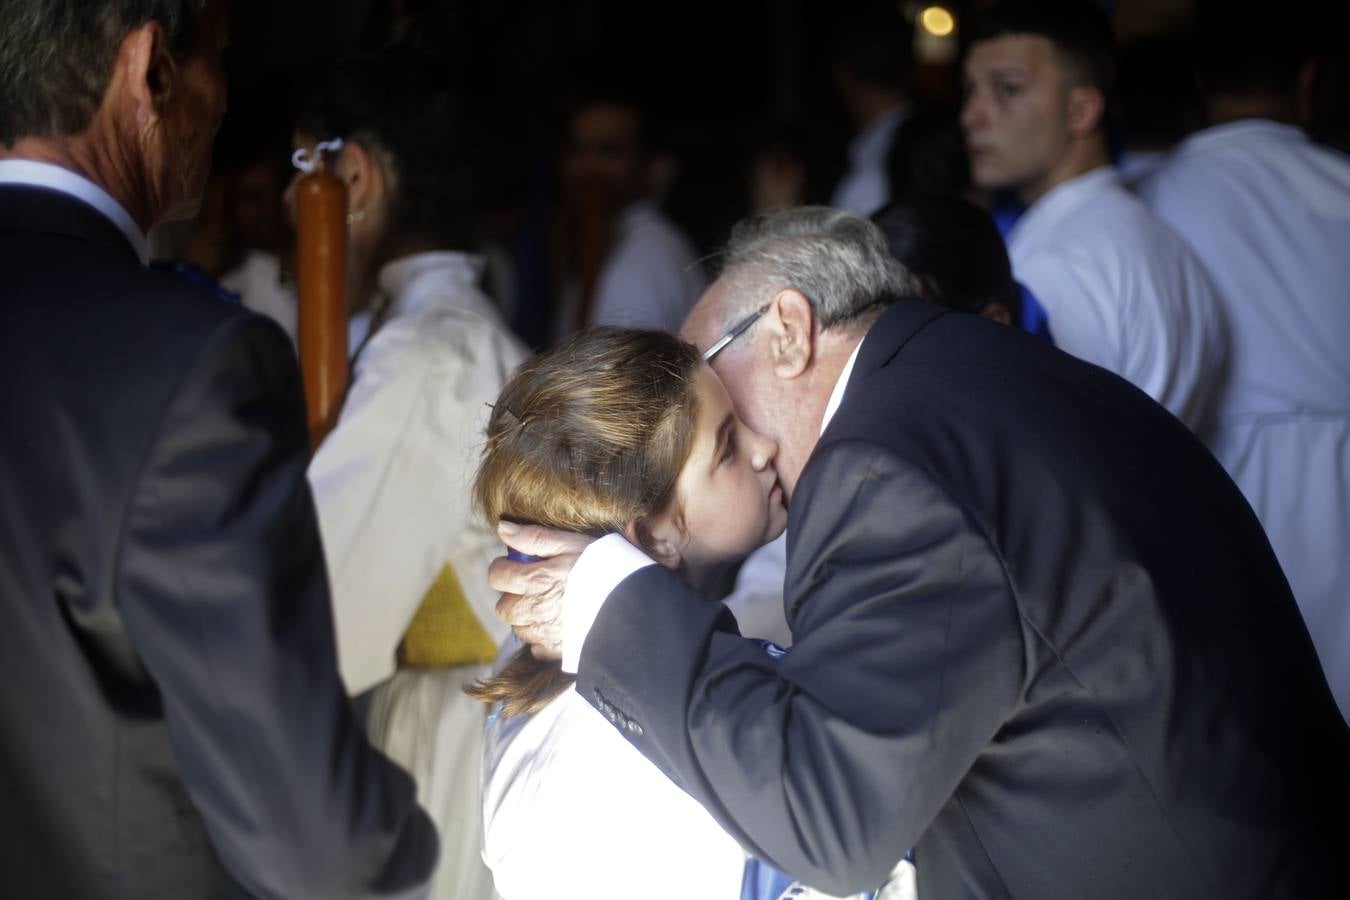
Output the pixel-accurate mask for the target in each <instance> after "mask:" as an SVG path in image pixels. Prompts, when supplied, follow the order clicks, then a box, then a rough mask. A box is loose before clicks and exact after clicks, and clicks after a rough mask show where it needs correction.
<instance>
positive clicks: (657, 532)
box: [623, 516, 684, 569]
mask: <svg viewBox="0 0 1350 900" xmlns="http://www.w3.org/2000/svg"><path fill="white" fill-rule="evenodd" d="M623 536H624V537H625V538H627V539H628V543H630V544H632V545H634V546H636V547H641V548H642V549H643V550H644V551H646V553H647V555H648V556H650V557H651V558H652V559H654V560H656V561H657V562H658V563H660V564H661V565H663V566H665V567H666V568H667V569H678V568H679V567H680V563H682V562H683V561H684V557H683V556H682V555H681V554H680V546H681V544H682V543H683V542H682V540H681V538H682V535H681V533H680V531H679V529H678V528H676V527H675V524H674V523H673V522H671V521H669V519H668V517H666V516H659V517H654V518H652V519H648V520H643V519H634V520H633V521H631V522H629V523H628V527H626V528H625V529H624V530H623Z"/></svg>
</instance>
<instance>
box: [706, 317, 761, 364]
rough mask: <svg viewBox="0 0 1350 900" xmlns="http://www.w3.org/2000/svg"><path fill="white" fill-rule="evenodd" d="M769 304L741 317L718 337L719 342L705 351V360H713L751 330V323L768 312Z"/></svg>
mask: <svg viewBox="0 0 1350 900" xmlns="http://www.w3.org/2000/svg"><path fill="white" fill-rule="evenodd" d="M769 306H770V304H768V303H766V304H764V305H763V306H761V307H760V308H759V309H757V310H755V311H754V312H752V313H751V314H750V315H748V316H746V317H745V318H744V319H741V320H740V321H739V322H737V323H736V324H735V325H733V326H732V327H731V330H730V331H728V332H727V333H726V334H724V335H722V336H721V337H720V338H718V339H717V343H715V344H713V345H712V346H711V347H709V348H708V349H707V350H704V351H703V361H704V362H712V358H713V357H714V356H716V355H717V354H719V353H721V352H722V351H723V350H725V349H726V348H727V344H730V343H731V342H732V341H734V340H736V338H738V337H740V336H741V335H743V334H745V332H746V331H748V330H749V328H750V326H751V325H753V324H755V321H756V320H757V319H758V318H759V317H760V316H762V315H764V313H766V312H768V310H769Z"/></svg>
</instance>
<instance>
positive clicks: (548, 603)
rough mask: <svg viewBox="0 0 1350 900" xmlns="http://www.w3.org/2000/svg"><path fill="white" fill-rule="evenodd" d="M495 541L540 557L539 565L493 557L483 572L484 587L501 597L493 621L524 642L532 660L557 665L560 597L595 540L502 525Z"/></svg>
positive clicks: (559, 634) (559, 645)
mask: <svg viewBox="0 0 1350 900" xmlns="http://www.w3.org/2000/svg"><path fill="white" fill-rule="evenodd" d="M497 536H498V537H500V538H501V539H502V543H504V544H506V545H507V546H508V547H511V548H513V549H515V550H519V551H520V552H521V553H528V554H529V555H531V556H542V557H544V559H542V560H540V561H539V562H530V563H526V562H517V561H516V560H514V559H507V558H506V557H505V556H499V557H497V558H496V559H494V560H493V561H492V565H490V566H489V567H488V583H489V584H490V585H492V589H493V590H495V591H501V592H502V598H501V599H500V600H498V601H497V618H499V619H501V620H502V621H503V622H505V623H506V624H507V625H510V626H511V630H512V631H514V632H515V633H516V637H518V638H520V639H521V640H522V641H524V642H525V643H526V644H527V645H528V646H529V648H530V652H531V653H533V654H534V656H535V658H536V659H561V658H562V644H563V591H564V590H565V589H566V587H567V576H568V575H570V574H571V572H572V567H573V566H575V565H576V564H577V557H579V556H581V551H583V550H585V549H586V548H587V547H588V546H589V545H590V544H591V542H592V541H594V540H595V538H592V537H587V536H586V535H583V534H573V533H572V532H570V531H554V530H553V529H551V528H543V527H541V526H538V525H515V524H513V523H511V522H503V523H501V525H499V526H498V527H497Z"/></svg>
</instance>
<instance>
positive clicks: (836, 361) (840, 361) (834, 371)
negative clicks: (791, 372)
mask: <svg viewBox="0 0 1350 900" xmlns="http://www.w3.org/2000/svg"><path fill="white" fill-rule="evenodd" d="M866 334H867V329H866V328H857V329H853V328H850V329H847V330H845V331H836V330H833V329H832V330H829V331H822V332H821V333H820V338H819V340H817V342H816V348H817V356H816V364H815V365H814V366H812V371H811V375H810V377H811V384H810V387H809V389H808V390H807V391H806V392H805V396H806V397H808V398H809V402H810V404H811V409H810V411H809V413H808V415H807V416H806V417H805V418H804V420H803V421H805V422H811V423H814V431H815V433H816V434H819V433H820V431H821V429H822V428H823V427H824V419H825V411H826V410H827V409H828V407H829V405H830V398H831V397H832V396H833V395H834V392H835V389H836V388H837V387H838V386H839V378H840V376H841V375H843V373H844V368H845V367H846V366H847V365H848V361H849V359H851V358H852V356H853V351H854V350H856V349H857V348H858V345H859V344H860V343H862V339H863V337H864V336H865V335H866Z"/></svg>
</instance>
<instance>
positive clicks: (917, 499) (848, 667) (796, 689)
mask: <svg viewBox="0 0 1350 900" xmlns="http://www.w3.org/2000/svg"><path fill="white" fill-rule="evenodd" d="M796 493H797V495H796V496H795V497H794V498H793V506H794V508H796V509H797V510H804V511H805V514H804V515H794V518H793V524H792V527H791V529H790V537H789V548H788V560H789V567H788V578H787V592H786V596H787V603H788V612H789V622H790V624H791V626H792V630H793V634H794V638H795V643H794V645H793V648H792V650H791V652H790V653H789V654H788V655H787V656H786V657H785V658H783V659H782V660H774V659H772V658H771V657H769V656H768V655H767V654H766V653H764V651H763V650H761V649H760V647H759V646H758V644H757V643H755V642H753V641H747V640H744V639H742V638H740V637H739V636H737V635H735V634H733V633H730V632H729V631H728V630H724V628H725V620H721V619H719V610H718V609H716V608H712V607H710V606H708V605H706V604H700V603H699V601H698V600H697V597H696V595H695V594H694V592H693V591H692V590H691V589H689V588H688V587H687V586H684V585H683V583H682V582H681V581H680V580H679V579H678V578H677V577H675V576H674V575H672V574H671V573H669V572H667V571H665V570H662V569H659V568H656V567H650V568H647V569H643V570H640V571H638V572H637V573H635V574H634V575H632V576H630V577H629V578H628V579H627V580H625V581H624V582H623V583H622V584H621V585H620V586H619V587H618V588H617V589H616V590H615V591H614V592H613V593H612V594H611V595H610V597H609V599H608V601H607V602H606V604H605V606H604V607H603V608H602V610H601V612H600V614H599V617H598V618H597V620H596V623H595V626H594V628H593V629H592V631H591V632H590V634H589V636H588V638H587V641H586V644H585V646H584V648H583V652H582V656H581V666H580V673H579V675H580V678H579V682H578V689H579V690H580V692H581V693H582V695H583V696H585V697H586V698H587V699H588V700H590V701H591V702H592V703H594V704H596V705H597V706H599V707H600V709H601V711H602V712H606V707H608V708H609V709H610V710H611V711H612V712H613V715H612V716H611V717H610V719H611V721H617V723H618V724H619V725H620V726H621V727H622V728H623V731H624V733H625V736H626V737H627V738H628V739H629V741H630V742H632V743H633V744H634V746H636V747H637V748H638V749H639V750H640V751H642V752H643V753H644V754H645V755H646V756H647V757H648V759H650V760H652V761H653V762H655V763H656V764H657V765H658V766H659V767H661V768H662V769H663V770H664V771H665V772H666V774H667V775H669V776H670V777H671V778H673V779H674V780H675V781H676V782H677V783H679V784H680V785H681V786H682V787H684V789H685V790H687V791H688V792H690V793H691V794H692V795H693V796H694V797H695V799H697V800H698V801H699V802H701V803H702V804H703V805H704V806H705V807H707V808H708V810H709V811H710V812H711V813H712V814H713V815H714V816H715V817H716V818H717V819H718V820H719V821H720V822H721V823H722V825H723V827H725V828H726V829H727V830H728V831H729V832H730V833H731V834H732V835H733V836H735V837H736V838H737V839H738V840H739V841H740V842H741V843H742V844H743V845H744V846H745V847H746V848H747V849H748V850H750V851H751V852H753V853H755V854H756V855H758V856H761V857H763V858H765V859H768V860H769V861H771V862H773V863H774V864H775V865H776V866H778V867H779V868H780V869H783V870H784V871H787V872H789V873H790V874H792V875H793V876H794V877H797V878H799V879H801V880H803V881H805V882H807V883H809V884H811V885H813V886H814V887H817V888H820V889H822V890H826V891H829V892H830V893H833V894H848V893H853V892H856V891H860V890H868V889H872V888H874V887H875V886H876V885H878V884H879V883H881V881H882V880H883V879H884V878H885V876H886V874H887V873H888V872H889V871H890V870H891V869H892V867H894V865H895V864H896V863H897V862H898V861H899V859H900V858H901V857H902V856H903V855H904V854H905V852H906V851H907V850H908V849H909V848H911V847H912V846H913V845H914V844H915V843H916V842H917V841H918V839H919V837H920V836H921V835H922V834H923V832H924V830H925V829H926V828H927V826H928V824H929V823H930V822H931V821H932V820H933V818H934V816H935V815H936V814H937V813H938V811H939V810H940V809H941V808H942V806H943V805H944V804H945V803H946V802H947V801H948V799H949V798H950V797H951V795H952V794H953V793H954V791H955V790H956V787H957V785H958V784H959V782H960V781H961V779H962V778H963V777H964V776H965V774H966V772H967V771H968V770H969V769H970V767H971V766H972V765H973V764H974V762H975V760H976V758H977V757H978V756H979V754H980V753H981V751H982V750H983V749H984V748H985V746H986V745H987V744H988V743H989V741H990V739H991V738H993V736H994V734H995V733H996V732H997V730H998V729H999V727H1000V725H1001V724H1002V723H1003V722H1004V721H1005V720H1006V718H1007V716H1008V714H1009V712H1010V710H1011V708H1012V707H1013V705H1014V703H1015V702H1016V698H1017V697H1018V695H1019V694H1020V692H1021V682H1022V670H1023V652H1022V640H1021V631H1020V627H1019V617H1018V614H1017V608H1016V603H1015V598H1014V597H1013V596H1012V594H1011V589H1010V587H1009V584H1008V581H1007V578H1006V576H1005V573H1004V570H1003V567H1002V564H1001V561H1000V559H999V558H998V557H997V555H996V554H995V553H994V552H993V550H992V548H991V547H990V545H989V542H988V541H987V540H986V538H985V536H984V535H983V533H982V532H981V531H980V530H979V529H978V528H976V527H975V526H974V525H973V524H972V522H971V520H970V519H969V517H968V516H967V515H966V514H965V513H964V512H963V510H962V509H961V508H960V506H958V505H957V504H956V503H954V502H953V501H952V499H950V498H949V497H948V496H947V495H946V494H945V493H944V492H943V491H942V490H941V489H940V488H939V487H938V486H936V485H935V484H934V483H933V482H932V481H931V480H929V479H928V478H927V477H925V476H924V475H923V474H921V473H919V472H917V471H915V470H913V469H912V468H909V467H907V466H905V465H904V464H902V463H901V462H899V461H898V460H896V459H895V458H894V457H893V456H892V455H890V454H888V453H887V452H886V451H885V450H883V449H880V448H877V447H874V446H870V445H866V444H858V443H850V444H836V445H834V446H832V447H830V448H828V449H827V451H826V452H824V453H823V454H822V453H820V452H819V451H818V453H817V458H816V459H813V462H812V464H811V466H809V467H808V469H807V473H806V475H805V476H804V477H803V480H802V483H801V484H800V485H799V488H798V491H797V492H796ZM714 606H716V605H714ZM733 630H734V629H733ZM607 715H608V713H607ZM630 723H631V724H630Z"/></svg>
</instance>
